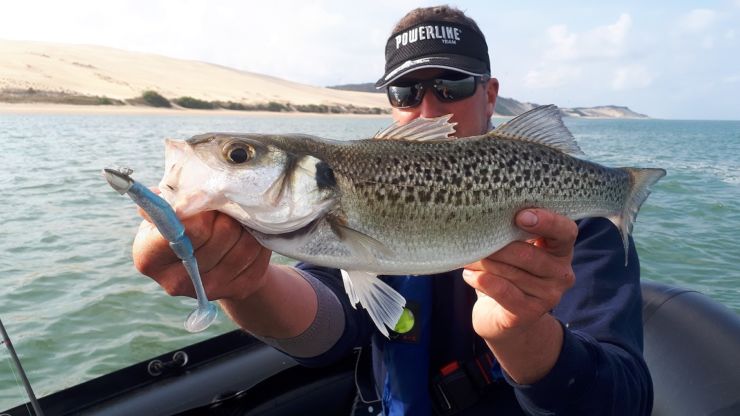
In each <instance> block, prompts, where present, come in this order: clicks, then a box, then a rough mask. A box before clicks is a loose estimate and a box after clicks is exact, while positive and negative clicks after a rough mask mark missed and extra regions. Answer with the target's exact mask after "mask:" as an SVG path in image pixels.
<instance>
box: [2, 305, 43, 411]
mask: <svg viewBox="0 0 740 416" xmlns="http://www.w3.org/2000/svg"><path fill="white" fill-rule="evenodd" d="M0 332H2V334H3V342H4V343H5V345H6V346H7V347H8V351H10V358H11V360H12V361H13V364H15V368H17V369H18V373H19V374H20V375H21V381H22V382H23V387H25V388H26V394H28V398H29V399H30V400H31V406H33V410H34V412H36V416H44V412H43V411H42V410H41V405H40V404H39V402H38V400H36V395H35V394H33V389H32V388H31V383H30V382H29V381H28V377H26V372H25V371H23V366H22V365H21V360H19V359H18V355H17V354H16V353H15V348H14V347H13V343H12V342H10V336H8V333H7V332H6V331H5V326H4V325H3V320H2V319H0Z"/></svg>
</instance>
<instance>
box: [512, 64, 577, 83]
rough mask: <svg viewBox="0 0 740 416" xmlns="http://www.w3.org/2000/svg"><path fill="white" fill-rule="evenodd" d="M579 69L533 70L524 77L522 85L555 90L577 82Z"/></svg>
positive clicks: (564, 67)
mask: <svg viewBox="0 0 740 416" xmlns="http://www.w3.org/2000/svg"><path fill="white" fill-rule="evenodd" d="M580 75H581V68H579V67H577V66H565V65H559V66H551V67H547V68H542V69H533V70H530V71H529V72H527V74H526V75H525V76H524V85H525V86H527V87H529V88H555V87H560V86H563V85H566V84H568V83H570V82H572V81H574V80H577V79H578V78H579V76H580Z"/></svg>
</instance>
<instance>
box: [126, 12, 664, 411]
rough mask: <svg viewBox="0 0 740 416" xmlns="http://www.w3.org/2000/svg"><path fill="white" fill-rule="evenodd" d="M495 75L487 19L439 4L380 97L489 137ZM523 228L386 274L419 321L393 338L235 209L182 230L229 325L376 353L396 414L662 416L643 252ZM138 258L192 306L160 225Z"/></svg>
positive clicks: (551, 217) (396, 42)
mask: <svg viewBox="0 0 740 416" xmlns="http://www.w3.org/2000/svg"><path fill="white" fill-rule="evenodd" d="M490 75H491V67H490V61H489V57H488V48H487V45H486V41H485V38H484V36H483V34H482V33H481V31H480V29H479V28H478V27H477V25H476V24H475V22H474V21H473V20H472V19H470V18H468V17H466V16H465V15H464V14H463V13H462V12H460V11H458V10H456V9H453V8H449V7H432V8H424V9H416V10H414V11H412V12H410V13H409V14H408V15H407V16H406V17H404V18H403V19H402V20H401V21H400V22H399V24H398V25H397V26H396V28H395V30H394V31H393V34H392V35H391V37H390V38H389V40H388V44H387V47H386V73H385V75H384V76H383V78H381V79H380V80H379V81H378V84H377V86H379V87H388V96H389V100H390V102H391V105H392V106H393V118H394V119H395V120H397V121H399V122H401V123H405V122H408V121H410V120H413V119H415V118H417V117H437V116H441V115H445V114H450V113H452V114H454V116H453V118H452V121H454V122H457V127H456V136H457V137H466V136H474V135H480V134H482V133H484V132H486V131H487V130H488V129H489V128H490V125H489V124H490V118H491V116H492V115H493V110H494V106H495V103H496V97H497V94H498V81H497V80H496V79H495V78H491V76H490ZM515 221H516V224H517V225H518V226H519V227H521V228H522V229H524V230H526V231H527V232H529V233H531V234H533V235H536V236H539V238H537V239H536V240H534V241H533V242H515V243H512V244H510V245H508V246H507V247H505V248H504V249H502V250H500V251H498V252H496V253H493V254H491V255H490V256H489V257H487V258H486V259H482V260H481V261H479V262H476V263H474V264H471V265H468V266H467V267H466V268H465V270H464V271H462V270H457V271H452V272H448V273H444V274H442V275H439V276H435V277H431V278H419V277H409V276H392V277H385V280H386V282H388V283H389V284H391V286H393V287H394V288H395V289H396V290H398V291H399V292H400V293H401V294H403V295H404V296H405V297H406V298H407V300H408V301H409V308H410V309H411V311H412V312H413V315H414V323H413V325H412V326H411V329H410V330H409V328H404V330H401V329H399V331H398V333H394V334H393V336H391V338H390V339H386V338H385V337H383V336H381V335H380V334H379V333H377V331H376V330H375V329H374V326H373V325H372V323H371V322H370V321H369V319H368V317H367V315H366V313H365V312H364V311H362V310H361V309H360V310H355V309H353V308H352V307H351V305H349V301H348V299H347V296H346V295H345V293H344V290H343V288H342V284H341V281H342V280H341V277H340V276H339V271H338V270H332V269H327V268H323V267H317V266H313V265H310V264H299V265H298V266H297V267H288V266H281V265H273V264H269V258H270V254H271V253H270V251H269V250H267V249H265V248H264V247H262V246H260V245H259V244H258V243H257V242H256V241H255V240H254V238H252V237H251V235H250V234H249V233H248V232H247V231H245V230H244V228H243V227H242V226H241V225H239V224H238V223H237V222H236V221H234V220H233V219H231V218H229V217H227V216H226V215H224V214H221V213H217V212H206V213H203V214H200V215H197V216H195V217H192V218H189V219H187V220H186V221H184V223H185V226H186V229H187V230H188V233H189V235H190V236H191V238H192V239H193V243H194V245H195V247H197V250H196V255H197V257H198V262H199V264H200V268H201V272H202V274H203V277H204V285H205V289H206V292H207V293H208V296H209V298H211V299H219V300H220V303H221V306H222V307H223V309H224V310H225V311H226V313H227V314H228V315H229V316H230V317H231V319H233V320H234V321H235V322H236V323H237V324H238V325H240V326H241V327H242V328H244V329H245V330H247V331H249V332H250V333H252V334H254V335H255V336H257V337H259V338H260V339H262V340H264V341H265V342H266V343H268V344H270V345H273V346H275V347H276V348H279V349H281V350H282V351H284V352H286V353H288V354H289V355H292V356H293V357H295V358H296V359H297V360H298V361H299V362H302V363H304V364H306V365H322V364H324V363H329V362H332V361H334V360H336V359H338V358H340V357H342V356H344V355H346V354H348V353H349V352H350V351H351V350H352V348H354V347H357V346H365V347H366V348H365V349H363V351H362V353H361V354H360V360H359V365H358V371H357V375H356V376H357V378H358V384H359V386H360V393H361V394H362V398H363V399H364V400H372V399H374V396H376V395H377V399H378V400H381V401H382V405H383V409H384V410H385V412H386V413H388V414H412V415H417V414H430V413H432V412H435V413H439V414H463V413H467V414H481V413H483V412H490V413H493V412H495V414H523V413H527V414H548V415H550V414H567V415H577V414H588V415H594V414H620V415H624V414H630V415H639V414H649V412H650V409H651V407H652V385H651V381H650V376H649V374H648V371H647V367H646V365H645V363H644V361H643V359H642V353H641V350H642V324H641V300H640V285H639V263H638V259H637V254H636V252H635V249H634V244H632V243H631V244H630V247H631V249H630V253H629V266H627V267H625V266H624V260H625V259H624V254H623V246H622V242H621V238H620V236H619V233H618V231H617V229H616V228H614V227H613V226H612V225H611V223H609V221H607V220H606V219H586V220H583V221H580V222H579V224H578V225H576V223H574V222H573V221H571V220H569V219H568V218H565V217H563V216H559V215H556V214H554V213H552V212H548V211H545V210H541V209H527V210H524V211H522V212H520V213H518V215H517V217H516V219H515ZM134 259H135V263H136V266H137V268H138V269H139V270H140V271H141V272H142V273H144V274H147V275H149V276H151V277H152V278H153V279H154V280H156V281H157V282H158V283H159V284H160V285H161V286H162V287H163V288H164V289H165V290H166V291H167V292H168V293H169V294H171V295H189V296H192V295H193V291H192V288H191V284H190V282H189V280H188V279H187V276H186V275H185V273H184V270H183V269H182V266H181V265H180V262H179V260H178V259H177V258H176V257H175V256H174V254H172V252H171V251H170V250H169V248H168V246H167V243H166V241H165V240H163V239H162V237H161V236H160V235H159V234H158V232H157V231H156V229H154V227H153V226H152V225H151V224H149V223H147V222H144V223H142V226H141V228H140V230H139V233H138V235H137V238H136V241H135V243H134ZM460 276H462V279H461V278H460ZM463 279H464V282H465V283H467V285H466V284H465V283H464V282H463ZM473 289H474V290H473ZM471 314H472V319H471ZM400 332H404V333H400Z"/></svg>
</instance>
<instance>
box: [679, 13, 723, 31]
mask: <svg viewBox="0 0 740 416" xmlns="http://www.w3.org/2000/svg"><path fill="white" fill-rule="evenodd" d="M717 17H718V14H717V12H715V11H714V10H711V9H694V10H692V11H690V12H689V13H687V14H685V15H683V16H682V17H681V18H680V19H678V27H679V29H681V30H682V31H684V32H688V33H700V32H703V31H704V30H706V29H708V28H709V27H710V26H711V25H712V24H713V23H714V22H715V21H716V20H717Z"/></svg>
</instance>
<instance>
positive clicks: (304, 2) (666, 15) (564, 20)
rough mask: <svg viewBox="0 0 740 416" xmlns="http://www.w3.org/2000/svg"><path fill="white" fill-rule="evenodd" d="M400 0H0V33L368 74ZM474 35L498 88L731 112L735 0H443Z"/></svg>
mask: <svg viewBox="0 0 740 416" xmlns="http://www.w3.org/2000/svg"><path fill="white" fill-rule="evenodd" d="M437 4H439V3H438V2H428V1H411V0H395V1H388V0H377V1H366V2H358V1H354V2H353V1H346V0H336V1H335V0H326V1H320V0H301V1H283V0H269V1H259V2H255V1H244V0H242V1H236V0H221V1H219V0H210V1H203V0H143V1H140V0H131V1H120V0H109V1H99V0H65V1H39V0H0V39H15V40H35V41H47V42H59V43H81V44H94V45H103V46H111V47H115V48H119V49H125V50H131V51H140V52H150V53H156V54H161V55H166V56H171V57H176V58H184V59H193V60H199V61H206V62H211V63H215V64H219V65H225V66H229V67H233V68H237V69H242V70H246V71H251V72H257V73H261V74H266V75H272V76H275V77H279V78H284V79H287V80H291V81H296V82H301V83H305V84H311V85H319V86H328V85H337V84H347V83H364V82H375V81H376V80H377V79H378V78H379V77H380V76H381V75H382V73H383V66H384V56H383V53H384V50H385V42H386V39H387V37H388V35H390V31H391V30H392V28H393V26H394V25H395V23H396V22H397V21H398V20H399V19H400V18H401V17H402V16H403V15H404V14H405V13H406V12H408V11H409V10H411V9H413V8H415V7H424V6H431V5H437ZM449 4H450V5H453V6H456V7H458V8H460V9H461V10H463V11H465V12H466V13H467V14H468V15H469V16H470V17H472V18H473V19H475V20H476V21H477V22H478V24H479V26H480V27H481V29H482V30H483V32H484V33H485V35H486V38H487V41H488V47H489V54H490V56H491V62H492V67H493V69H492V72H493V76H495V77H497V78H498V79H499V82H500V84H501V88H500V95H502V96H504V97H510V98H515V99H517V100H520V101H528V102H533V103H538V104H549V103H553V104H557V105H559V106H561V107H579V106H584V107H586V106H596V105H624V106H628V107H629V108H631V109H632V110H634V111H637V112H640V113H644V114H647V115H649V116H651V117H655V118H671V119H731V120H740V0H717V1H711V0H708V1H703V2H689V1H682V0H677V1H662V2H658V1H653V2H646V1H619V2H586V1H582V2H575V1H563V0H561V1H558V2H545V1H543V2H534V1H526V0H525V1H517V2H512V1H506V2H503V1H490V0H489V1H458V2H450V3H449Z"/></svg>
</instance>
